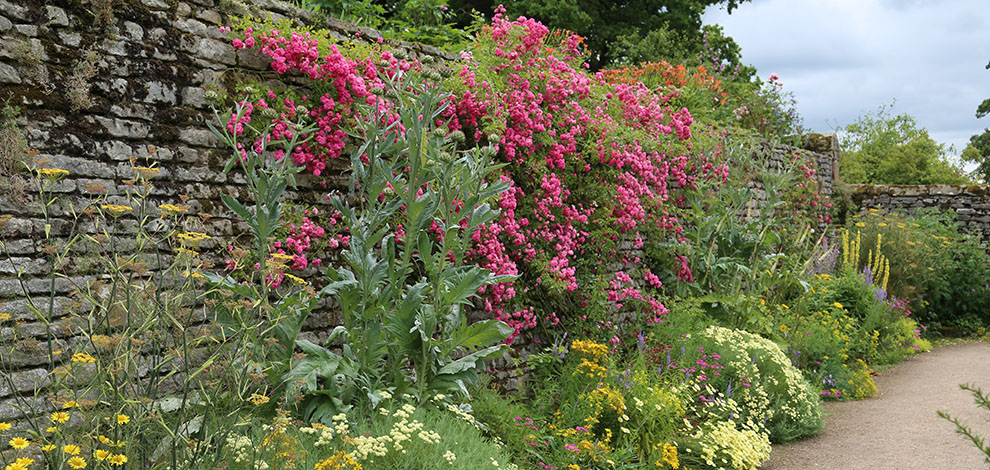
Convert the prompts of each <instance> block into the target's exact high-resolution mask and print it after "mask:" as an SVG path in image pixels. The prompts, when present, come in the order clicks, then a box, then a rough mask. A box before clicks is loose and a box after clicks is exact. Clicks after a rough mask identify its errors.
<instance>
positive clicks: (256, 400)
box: [247, 393, 270, 406]
mask: <svg viewBox="0 0 990 470" xmlns="http://www.w3.org/2000/svg"><path fill="white" fill-rule="evenodd" d="M269 400H270V399H269V398H268V397H266V396H264V395H260V394H257V393H252V394H251V396H249V397H248V398H247V401H249V402H251V403H253V404H254V405H255V406H261V405H264V404H265V403H268V402H269Z"/></svg>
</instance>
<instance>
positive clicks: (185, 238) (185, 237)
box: [177, 232, 212, 243]
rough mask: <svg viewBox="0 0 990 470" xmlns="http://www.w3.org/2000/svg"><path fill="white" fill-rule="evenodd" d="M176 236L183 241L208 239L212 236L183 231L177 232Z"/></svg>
mask: <svg viewBox="0 0 990 470" xmlns="http://www.w3.org/2000/svg"><path fill="white" fill-rule="evenodd" d="M177 237H178V238H179V240H181V241H183V242H190V243H195V242H199V241H203V240H209V239H210V238H212V237H210V236H209V235H207V234H205V233H200V232H183V233H180V234H178V235H177Z"/></svg>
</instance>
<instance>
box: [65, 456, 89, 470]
mask: <svg viewBox="0 0 990 470" xmlns="http://www.w3.org/2000/svg"><path fill="white" fill-rule="evenodd" d="M69 466H70V467H72V468H75V469H80V468H86V459H84V458H82V457H72V458H71V459H69Z"/></svg>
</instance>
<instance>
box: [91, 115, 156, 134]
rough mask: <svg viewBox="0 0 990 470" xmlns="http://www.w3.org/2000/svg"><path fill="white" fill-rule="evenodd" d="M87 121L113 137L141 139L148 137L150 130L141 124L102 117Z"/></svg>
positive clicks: (93, 117)
mask: <svg viewBox="0 0 990 470" xmlns="http://www.w3.org/2000/svg"><path fill="white" fill-rule="evenodd" d="M89 119H91V120H94V121H96V123H98V124H100V125H101V126H103V127H104V128H105V129H106V130H107V133H109V134H110V135H111V136H113V137H126V138H130V139H143V138H145V137H147V136H148V132H150V130H151V127H150V126H148V124H145V123H143V122H137V121H128V120H126V119H111V118H106V117H103V116H92V117H89Z"/></svg>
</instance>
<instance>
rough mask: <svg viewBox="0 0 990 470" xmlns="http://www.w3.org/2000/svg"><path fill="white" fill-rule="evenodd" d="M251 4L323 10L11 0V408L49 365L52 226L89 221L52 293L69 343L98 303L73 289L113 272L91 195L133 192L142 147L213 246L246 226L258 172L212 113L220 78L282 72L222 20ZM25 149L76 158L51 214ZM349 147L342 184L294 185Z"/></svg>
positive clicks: (164, 191)
mask: <svg viewBox="0 0 990 470" xmlns="http://www.w3.org/2000/svg"><path fill="white" fill-rule="evenodd" d="M245 15H251V16H254V17H257V18H264V17H268V16H271V17H272V18H273V19H276V20H279V19H289V20H292V21H293V22H295V23H296V24H298V25H300V26H301V25H304V24H307V23H308V22H310V21H311V20H312V18H311V17H312V14H311V13H310V12H308V11H305V10H300V9H297V8H295V7H293V6H291V5H288V4H286V3H282V2H276V1H271V0H248V1H246V2H243V3H242V2H238V1H230V0H221V1H215V0H181V1H177V0H86V1H82V0H51V1H46V2H39V1H36V0H0V100H7V101H6V103H7V109H8V110H12V109H14V108H15V107H16V108H17V111H18V112H17V113H16V115H11V116H10V118H9V119H8V120H7V121H6V124H5V125H4V126H3V127H2V130H0V146H3V148H0V235H2V236H0V240H2V243H3V245H2V247H0V254H2V256H0V315H3V314H6V315H9V316H10V317H6V319H5V320H2V321H0V345H2V346H3V349H4V357H3V360H4V361H5V363H4V364H3V367H4V368H5V369H6V370H5V372H12V373H13V385H12V386H10V385H9V384H8V383H0V420H4V419H10V418H14V417H16V416H18V415H19V414H20V413H21V411H20V410H19V409H18V407H17V406H16V403H15V401H14V399H13V398H11V397H12V394H13V393H15V392H28V391H31V390H34V389H35V388H36V387H43V386H44V385H45V383H46V382H47V380H48V379H47V378H46V376H47V370H48V369H47V368H48V367H49V363H48V354H47V351H46V348H45V338H46V335H47V331H48V330H47V328H46V327H45V325H44V323H43V322H42V321H40V319H39V318H38V317H37V315H36V314H34V313H32V311H31V310H30V309H29V302H28V299H29V298H33V299H34V301H35V304H36V305H43V306H46V307H47V305H48V301H49V300H50V299H49V298H48V294H49V292H51V291H52V281H51V279H50V278H49V277H48V276H47V275H46V274H47V273H49V272H50V266H49V264H48V261H47V259H48V257H47V256H46V255H45V254H44V253H43V251H44V250H46V249H48V248H49V247H47V246H45V245H46V244H45V243H44V240H45V238H46V233H48V234H50V235H51V236H52V238H53V239H61V240H62V242H63V243H64V241H65V240H67V239H68V237H69V236H70V235H71V234H80V235H81V236H82V237H83V238H81V239H79V240H78V242H77V243H76V245H75V247H76V248H75V250H74V251H73V253H72V255H70V256H69V257H68V258H67V259H66V263H65V264H64V265H63V266H61V267H60V269H59V271H60V272H64V273H65V274H66V276H64V277H58V278H56V279H55V280H54V293H55V294H54V298H53V299H51V300H52V304H53V306H54V309H53V315H52V317H53V322H52V332H53V334H55V335H56V336H58V337H59V338H67V340H66V341H64V342H62V343H59V346H60V347H61V346H65V347H66V350H67V351H72V350H73V349H75V346H79V345H80V343H81V341H83V338H81V337H78V336H73V335H76V334H78V333H79V331H80V328H81V325H79V324H78V323H75V322H74V321H73V319H72V316H71V315H68V314H69V313H70V312H71V311H73V310H75V311H87V308H88V306H87V305H83V303H81V302H80V300H79V298H78V296H72V295H70V294H72V293H73V292H74V291H76V290H83V289H85V288H86V286H87V285H89V284H91V283H93V282H94V281H98V280H99V279H100V278H101V275H100V271H99V269H96V268H95V267H94V266H98V265H96V264H95V263H94V262H93V259H92V256H87V254H88V253H87V252H91V251H94V250H98V247H92V246H87V245H92V244H87V243H85V236H86V235H94V232H95V231H96V228H95V226H94V225H93V224H92V223H91V222H88V219H87V216H85V215H84V211H85V210H86V208H87V207H90V206H91V205H92V204H93V203H94V202H96V203H97V204H107V203H119V204H124V203H128V197H127V194H128V193H129V192H132V191H134V190H136V189H138V188H136V187H135V186H134V183H133V180H134V178H135V177H136V170H134V168H133V166H134V165H133V164H132V163H131V159H135V158H136V159H137V162H136V165H138V166H142V167H149V166H154V167H155V168H158V170H159V172H158V174H157V175H155V177H154V178H153V179H152V182H153V183H154V189H153V190H152V192H151V194H150V196H149V197H148V199H147V202H148V207H147V209H148V210H149V211H150V213H155V207H156V206H159V205H162V204H183V205H185V206H188V207H189V208H190V212H191V213H192V214H198V215H199V217H196V216H192V217H188V218H187V219H186V226H185V227H184V229H186V230H190V231H198V232H204V233H207V234H209V235H211V236H212V237H213V239H214V240H213V241H207V242H206V245H205V246H203V252H204V253H206V252H209V251H210V249H211V248H213V246H211V245H210V243H211V242H212V243H216V241H217V240H230V239H231V238H233V237H236V236H237V235H238V234H241V233H244V232H245V227H244V226H243V225H242V224H241V222H239V221H238V220H237V219H235V218H234V217H233V214H232V213H230V212H229V211H228V210H227V209H226V208H225V207H224V205H223V204H222V202H221V200H220V195H221V194H230V195H234V196H236V197H238V198H239V199H241V200H242V201H244V200H249V198H248V194H247V190H246V187H245V185H244V183H245V180H244V178H243V177H242V176H241V175H239V174H238V173H236V172H233V173H230V174H224V173H223V172H222V171H221V170H222V168H223V162H224V161H225V160H226V154H225V153H224V152H223V151H221V150H219V149H217V140H216V139H215V138H214V136H213V135H212V133H211V132H210V131H209V130H208V128H207V126H206V123H207V121H210V120H213V119H215V118H214V115H213V113H212V111H211V95H212V94H214V93H216V94H218V95H222V94H223V93H224V92H225V91H226V90H228V89H229V88H228V87H229V86H231V84H233V83H236V82H237V81H238V80H241V79H243V78H245V77H247V78H249V79H251V80H261V81H265V80H275V79H277V78H280V77H276V76H275V74H274V73H273V72H270V69H269V67H268V63H267V61H266V60H265V58H264V57H263V56H261V55H260V54H258V53H256V52H254V51H247V50H240V51H237V50H235V49H234V48H233V47H232V46H231V45H230V42H229V39H228V38H226V35H225V33H222V32H221V31H220V29H219V27H220V26H222V25H227V24H230V20H231V19H232V18H235V17H240V16H245ZM322 26H324V27H327V28H328V29H329V30H330V32H331V36H333V37H334V38H336V39H337V40H339V41H366V42H368V43H375V44H377V42H378V41H377V40H378V38H379V37H380V34H379V33H378V32H377V31H374V30H370V29H367V28H359V27H356V26H353V25H350V24H347V23H343V22H337V21H333V20H330V22H329V24H323V25H322ZM386 43H387V46H388V47H391V48H393V49H402V50H403V51H404V52H405V54H406V56H408V57H413V58H420V59H423V61H424V62H433V61H435V60H437V59H438V60H453V59H455V58H454V57H453V56H450V55H448V54H445V53H443V52H442V51H440V50H437V49H434V48H430V47H427V46H422V45H412V44H399V43H392V42H389V41H386ZM427 57H428V58H429V59H427ZM2 104H3V103H2V102H0V105H2ZM22 144H25V145H26V148H24V147H22ZM14 160H23V161H25V162H29V163H30V164H31V165H34V166H43V167H48V168H60V169H64V170H67V171H68V172H69V175H68V176H66V177H64V178H62V179H61V180H59V181H58V182H57V183H55V184H54V186H53V188H52V189H53V194H52V195H51V196H54V197H55V198H57V202H56V203H55V204H54V205H52V206H50V207H49V208H48V217H47V218H46V217H45V213H44V211H43V207H44V204H43V203H42V201H41V200H39V197H38V196H37V192H36V191H35V188H34V185H33V184H32V180H33V178H32V176H31V174H29V173H27V172H25V171H17V168H18V166H19V165H18V164H17V162H16V161H14ZM345 160H346V159H341V161H340V162H339V163H336V166H332V165H331V166H330V167H329V168H328V173H330V175H331V178H330V180H331V185H330V186H329V187H320V188H319V189H318V190H314V189H307V188H312V187H313V186H312V185H311V184H309V182H308V181H307V180H306V178H300V180H299V182H300V183H301V185H300V189H299V190H297V191H289V192H288V194H287V197H288V198H290V199H293V200H296V201H300V202H305V203H307V204H313V205H319V204H323V203H324V198H323V197H321V196H322V195H324V194H326V192H327V191H329V190H332V189H334V183H333V181H336V182H337V187H344V186H343V185H344V183H343V172H344V171H345V170H346V168H345V167H344V166H342V164H345V163H346V162H345ZM325 176H326V173H325ZM333 176H336V179H334V178H333ZM104 194H105V195H106V196H103V195H104ZM129 205H133V203H130V204H129ZM121 221H122V222H121V223H120V225H119V230H120V231H122V232H125V233H126V232H128V230H133V226H134V221H133V219H131V218H122V219H121ZM122 238H125V239H126V238H127V237H122ZM132 238H133V237H132ZM121 248H123V249H124V250H126V249H127V246H122V247H121ZM89 254H91V253H89ZM164 261H165V262H166V264H167V262H168V259H167V254H166V259H165V260H164ZM25 293H26V294H25ZM46 310H47V309H46ZM0 318H5V317H0ZM331 322H332V319H331V316H330V315H329V314H328V313H327V312H322V314H321V315H315V316H313V317H312V318H311V321H310V324H309V325H308V326H309V327H310V331H311V332H312V331H320V327H321V326H324V327H325V326H326V325H327V324H328V323H331ZM65 358H66V356H65V355H64V354H63V355H62V359H61V360H65ZM57 360H58V359H57Z"/></svg>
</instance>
